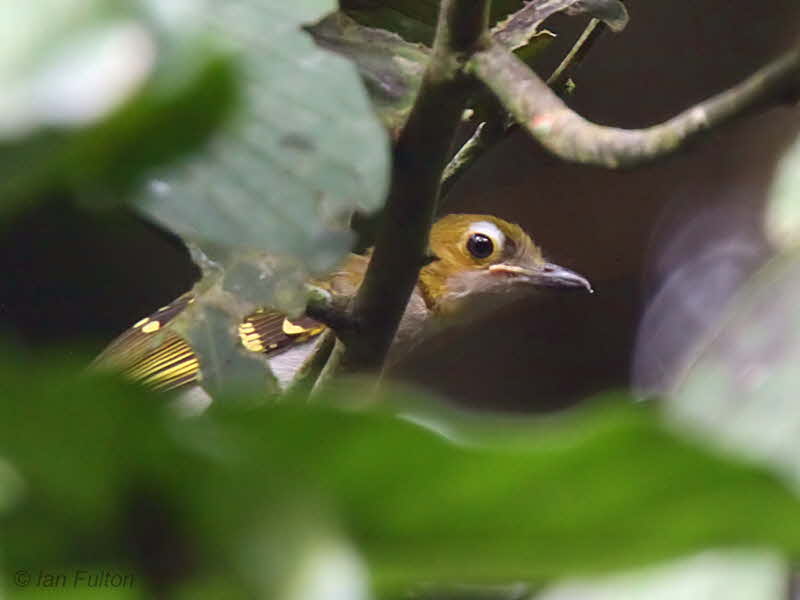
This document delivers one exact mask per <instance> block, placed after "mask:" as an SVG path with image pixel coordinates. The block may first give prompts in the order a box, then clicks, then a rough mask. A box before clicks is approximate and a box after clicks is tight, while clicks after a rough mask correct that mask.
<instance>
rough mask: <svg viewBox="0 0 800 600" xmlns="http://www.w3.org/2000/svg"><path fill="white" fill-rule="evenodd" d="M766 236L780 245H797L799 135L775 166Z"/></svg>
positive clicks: (799, 238)
mask: <svg viewBox="0 0 800 600" xmlns="http://www.w3.org/2000/svg"><path fill="white" fill-rule="evenodd" d="M766 230H767V235H768V236H769V238H770V239H771V240H772V242H773V243H774V244H775V245H776V246H778V247H782V248H794V247H797V246H798V244H800V138H798V139H797V140H796V141H795V142H794V144H793V145H792V146H791V147H790V148H789V150H788V151H787V152H786V154H785V155H784V156H783V158H782V159H781V162H780V164H779V165H778V170H777V174H776V176H775V179H774V180H773V182H772V191H771V194H770V202H769V207H768V208H767V213H766Z"/></svg>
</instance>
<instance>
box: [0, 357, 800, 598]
mask: <svg viewBox="0 0 800 600" xmlns="http://www.w3.org/2000/svg"><path fill="white" fill-rule="evenodd" d="M68 371H69V370H68V369H67V370H63V369H62V370H57V369H44V368H42V367H37V366H35V365H30V364H24V365H23V364H20V363H18V362H13V363H11V362H5V363H4V364H3V366H0V376H2V380H3V382H4V395H3V398H2V400H0V459H2V460H3V461H4V462H5V464H7V465H8V468H7V469H6V470H8V469H11V471H12V472H13V473H14V475H13V477H12V478H11V479H13V480H15V481H17V483H15V484H14V485H15V486H16V487H17V490H18V491H17V492H14V494H12V496H14V497H16V501H15V502H13V506H12V507H10V508H9V507H6V510H5V517H4V518H2V520H1V521H0V527H1V528H2V533H3V535H2V546H3V562H4V565H5V566H6V568H7V569H11V570H13V569H17V568H22V567H24V568H31V569H38V568H55V567H64V566H69V565H76V566H78V567H86V566H92V565H97V564H114V565H128V568H129V569H134V570H135V572H136V573H137V574H139V575H140V576H141V578H142V580H143V581H145V582H149V584H150V585H155V584H156V583H157V581H161V585H167V584H168V583H170V582H171V583H172V584H173V585H177V586H179V587H181V588H182V589H197V588H198V587H203V586H204V585H206V584H207V585H208V589H216V590H219V586H220V585H222V584H220V583H217V584H212V582H215V581H216V582H226V583H225V584H224V585H223V588H224V589H227V590H228V591H229V592H230V590H231V589H233V590H238V592H237V593H241V591H242V590H247V589H250V590H251V592H252V591H253V590H261V591H260V592H259V593H260V594H261V595H264V594H265V593H266V592H265V590H268V589H273V590H274V589H277V588H275V586H276V585H277V586H278V587H280V586H281V585H285V584H286V582H285V578H284V575H285V573H284V574H283V575H281V572H282V571H283V567H282V566H281V565H285V564H286V559H287V557H289V556H291V555H292V552H294V550H292V548H296V547H298V544H299V540H300V539H308V540H309V544H311V545H310V546H309V545H307V544H305V543H303V544H300V545H301V546H302V547H304V548H313V547H315V546H314V544H315V543H317V542H319V543H321V544H323V545H324V544H330V543H331V542H330V540H335V539H339V540H343V539H346V540H349V543H347V542H344V544H345V546H347V547H350V548H351V550H350V551H347V550H345V552H352V549H353V548H354V549H355V550H356V551H357V552H358V553H360V554H361V555H362V556H363V557H364V559H366V562H367V565H368V566H369V567H370V569H371V579H372V581H373V583H374V584H375V585H376V586H378V588H379V589H380V590H383V591H387V592H389V591H399V590H401V589H405V588H407V586H409V585H412V584H414V583H416V582H428V583H433V584H444V583H452V582H476V583H483V582H499V581H519V580H529V581H537V580H542V579H545V578H552V577H555V576H563V575H569V574H577V573H592V572H599V571H604V570H608V569H615V568H621V567H629V566H634V565H641V564H645V563H647V562H649V561H652V560H656V559H664V558H668V557H670V556H675V555H677V554H681V553H686V552H692V551H697V550H700V549H703V548H707V547H717V546H730V545H734V546H742V545H748V546H751V545H755V546H770V547H773V548H775V549H777V550H783V551H787V552H789V553H790V556H796V555H797V553H798V551H800V518H798V517H799V516H800V503H798V501H797V499H796V498H795V497H794V495H793V494H791V493H790V492H789V491H787V490H786V489H785V488H784V487H783V486H782V485H781V483H780V482H779V481H778V480H777V479H776V478H774V477H773V476H771V475H769V474H767V473H766V472H764V471H762V470H759V469H757V468H754V467H752V466H749V465H747V464H741V463H737V462H735V461H731V460H728V459H725V458H722V457H720V456H717V455H714V454H709V453H708V452H706V451H704V450H702V449H700V448H698V447H697V446H695V445H692V444H689V443H686V442H684V441H681V440H680V439H678V438H676V437H675V436H673V435H672V434H670V433H669V432H668V431H666V430H665V429H664V428H663V427H661V426H660V425H659V424H658V423H657V419H656V415H655V413H654V412H652V411H649V410H647V409H645V408H642V407H631V406H603V405H600V406H596V407H595V408H594V409H592V410H587V411H584V412H580V413H576V414H573V415H571V416H566V417H563V418H560V419H554V420H549V421H545V422H535V423H528V424H527V425H523V424H518V425H517V426H516V427H514V428H510V429H508V431H509V434H510V438H511V441H510V443H501V442H498V441H494V442H492V441H490V440H491V439H492V438H494V439H495V440H499V439H502V438H503V437H505V436H504V435H503V434H504V431H506V430H505V429H502V428H501V427H500V425H498V424H495V425H492V426H489V425H486V424H481V423H480V422H478V421H474V420H473V421H468V422H461V420H460V419H459V418H457V417H455V416H451V417H450V420H451V425H452V427H453V428H454V430H458V431H460V434H459V436H458V439H460V440H462V441H461V442H459V443H458V444H454V443H452V442H450V441H448V440H446V439H444V438H442V437H441V436H439V435H437V434H435V433H432V432H431V431H429V430H427V429H426V428H423V427H420V426H419V425H417V424H415V423H411V422H408V421H404V420H401V419H398V418H397V417H394V416H392V415H390V414H378V413H375V412H369V413H363V412H362V413H355V412H346V411H342V410H336V409H332V408H322V407H299V406H293V407H261V408H259V409H256V410H242V409H241V406H242V404H241V403H227V404H221V405H216V408H215V409H214V408H213V407H212V411H211V412H210V413H208V414H206V415H204V416H202V417H198V418H194V419H189V420H180V419H176V418H175V417H174V415H173V414H171V412H170V411H169V410H167V408H168V407H167V406H165V405H164V404H163V400H162V399H161V397H156V396H149V395H147V394H145V393H144V392H143V391H141V390H138V389H136V388H131V387H123V386H120V385H118V384H116V383H115V382H113V381H109V380H106V379H89V378H86V379H76V378H75V376H74V375H70V374H69V373H68ZM65 373H66V374H65ZM332 393H334V394H335V393H336V392H332ZM345 394H346V398H337V397H335V395H334V397H330V396H329V397H326V398H324V399H323V401H324V402H328V403H334V404H338V403H339V402H341V401H342V400H352V398H353V394H354V391H353V389H351V390H350V391H348V392H346V393H345ZM406 396H407V392H404V393H403V394H402V395H401V398H400V399H399V400H400V401H402V402H406ZM361 397H363V392H362V393H361ZM23 399H24V401H23ZM388 400H390V401H392V399H391V398H389V399H388ZM394 401H395V402H396V401H397V399H395V400H394ZM440 417H442V415H440ZM487 428H490V429H491V430H490V431H487ZM526 429H527V432H528V433H527V435H524V433H525V430H526ZM487 434H488V435H487ZM468 440H471V441H468ZM6 479H8V478H3V479H0V484H3V482H5V481H6ZM20 489H21V490H22V491H21V492H20V491H19V490H20ZM152 524H157V525H152ZM156 530H157V533H158V535H154V534H155V532H156ZM342 534H343V536H344V537H342ZM314 540H316V542H315V541H314ZM325 540H329V542H325ZM341 543H342V542H333V546H334V547H340V544H341ZM325 547H330V546H325ZM342 548H344V546H342ZM143 549H146V551H143ZM298 551H299V550H298ZM306 551H307V550H302V552H304V553H305V552H306ZM165 553H166V554H165ZM312 555H313V552H312ZM167 557H169V558H168V559H167ZM355 560H356V563H357V562H358V559H355ZM356 563H354V564H356ZM354 568H355V569H356V570H355V571H354V576H356V575H355V573H356V572H357V570H358V567H354ZM164 569H166V570H164ZM159 578H160V579H159ZM354 581H355V580H354ZM154 582H155V583H154ZM145 585H146V584H145ZM354 585H357V584H354ZM292 589H296V588H294V587H293V588H292ZM300 589H304V588H302V586H301V588H300ZM187 593H188V592H187ZM267 595H268V596H269V597H276V596H274V595H269V594H267ZM188 597H191V594H189V596H188Z"/></svg>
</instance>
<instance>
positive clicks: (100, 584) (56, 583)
mask: <svg viewBox="0 0 800 600" xmlns="http://www.w3.org/2000/svg"><path fill="white" fill-rule="evenodd" d="M133 584H134V577H133V573H123V572H121V571H110V570H109V571H106V570H99V571H88V570H85V569H76V570H74V571H45V570H39V571H35V570H31V569H18V570H17V571H15V572H14V585H16V586H17V587H20V588H27V587H31V588H56V589H57V588H132V587H133Z"/></svg>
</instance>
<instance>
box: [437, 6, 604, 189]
mask: <svg viewBox="0 0 800 600" xmlns="http://www.w3.org/2000/svg"><path fill="white" fill-rule="evenodd" d="M526 8H527V7H526ZM523 10H525V9H523ZM607 30H608V26H607V25H606V24H605V23H603V22H602V21H600V20H598V19H592V20H591V21H589V24H588V25H587V26H586V28H585V29H584V30H583V32H582V33H581V35H580V37H579V38H578V40H577V41H576V42H575V44H574V45H573V46H572V48H571V49H570V51H569V53H568V54H567V55H566V56H565V57H564V59H563V60H562V61H561V63H559V65H558V67H556V69H555V71H553V73H552V74H551V75H550V77H548V79H547V85H549V86H550V88H551V89H553V90H554V91H555V92H556V93H557V94H558V95H559V96H561V97H564V96H566V95H567V92H568V85H567V84H568V82H569V81H570V79H571V77H572V75H573V74H574V73H575V71H576V70H577V69H578V67H579V66H580V65H581V63H582V62H583V59H584V58H585V57H586V55H587V54H588V53H589V50H591V48H592V46H593V45H594V44H595V42H596V41H597V40H598V39H599V38H600V36H601V35H602V34H603V32H605V31H607ZM494 38H495V40H497V39H498V37H497V33H495V35H494ZM495 104H496V107H495V108H494V109H493V110H492V112H491V113H490V114H489V115H488V116H487V118H486V121H484V122H483V123H482V124H481V125H483V126H480V125H479V126H478V128H476V130H475V132H474V133H473V134H472V136H471V137H470V138H469V139H468V140H467V141H466V142H465V143H464V145H463V146H461V148H460V149H459V151H458V152H457V153H456V154H455V156H454V157H453V158H452V159H451V160H450V163H449V164H448V165H447V168H446V169H445V170H444V174H443V175H442V194H441V196H442V199H443V200H446V199H447V195H448V193H449V192H450V190H451V189H452V188H453V186H454V185H455V184H456V182H457V181H458V180H459V179H460V178H461V176H462V175H463V174H464V173H466V172H467V171H468V170H469V169H470V168H471V167H472V165H473V164H475V162H476V161H477V160H478V159H479V158H481V157H482V156H483V155H484V154H486V153H487V152H488V151H489V150H490V149H491V148H493V147H494V146H495V145H496V144H497V143H498V142H500V141H501V140H503V139H505V138H506V137H508V135H509V134H510V133H511V132H512V131H514V130H515V129H516V123H512V124H511V125H510V126H509V124H508V118H509V117H508V113H507V112H506V111H505V109H503V107H502V105H500V104H497V103H495ZM442 203H443V202H442Z"/></svg>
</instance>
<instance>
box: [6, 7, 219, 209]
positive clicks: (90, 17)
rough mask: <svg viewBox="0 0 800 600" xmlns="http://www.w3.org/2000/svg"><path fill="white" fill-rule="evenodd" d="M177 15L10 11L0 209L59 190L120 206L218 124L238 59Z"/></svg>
mask: <svg viewBox="0 0 800 600" xmlns="http://www.w3.org/2000/svg"><path fill="white" fill-rule="evenodd" d="M173 13H174V11H173V12H170V11H169V10H167V9H166V8H165V7H164V6H159V5H158V4H157V3H150V4H146V3H145V2H144V1H139V2H137V1H134V0H131V1H119V2H104V1H102V0H65V1H61V0H43V1H42V2H23V1H21V0H12V1H10V2H5V3H4V4H3V5H2V6H0V35H1V36H2V37H3V39H4V44H5V45H4V48H5V50H6V51H5V52H4V53H3V57H2V58H0V86H1V87H2V88H3V90H4V93H3V99H2V101H0V105H1V107H2V110H0V112H1V113H2V115H0V195H2V197H3V203H2V205H0V211H8V210H12V209H15V208H17V207H19V206H21V205H22V203H23V202H24V201H25V200H27V199H30V198H31V197H32V196H33V195H35V194H36V193H39V192H45V191H49V190H50V189H51V188H56V189H59V190H60V189H63V188H69V189H71V190H72V191H73V192H75V193H77V194H78V195H79V196H82V197H85V198H89V199H91V200H93V201H95V202H96V203H98V204H101V205H109V204H111V203H113V202H119V200H120V199H122V198H124V197H125V193H126V192H127V191H128V190H129V189H130V188H131V187H132V186H133V185H134V184H135V183H136V182H137V181H138V178H139V177H141V176H142V174H143V171H145V170H146V169H147V168H149V167H152V166H154V165H156V164H162V163H164V162H165V161H168V160H171V159H173V158H174V157H176V156H178V155H181V154H183V153H185V152H186V151H187V150H189V149H191V148H194V147H196V146H197V145H198V143H199V142H202V141H203V139H204V138H205V137H206V135H207V134H208V132H209V131H210V130H212V129H213V128H214V127H215V126H216V125H217V123H218V122H219V121H220V119H221V118H222V117H223V115H224V114H225V113H226V112H227V110H228V108H229V107H230V105H231V101H232V98H233V91H234V87H233V85H234V84H233V78H232V70H231V65H230V61H229V60H228V58H227V56H226V54H225V53H224V52H222V50H221V48H220V47H219V45H218V44H216V43H215V42H214V39H213V37H212V36H209V35H208V34H207V33H203V32H200V31H198V30H197V28H196V27H195V26H194V23H195V21H193V20H192V19H191V18H183V14H182V13H181V14H178V15H176V14H173Z"/></svg>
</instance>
